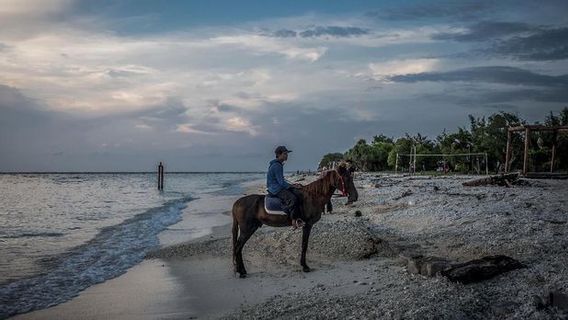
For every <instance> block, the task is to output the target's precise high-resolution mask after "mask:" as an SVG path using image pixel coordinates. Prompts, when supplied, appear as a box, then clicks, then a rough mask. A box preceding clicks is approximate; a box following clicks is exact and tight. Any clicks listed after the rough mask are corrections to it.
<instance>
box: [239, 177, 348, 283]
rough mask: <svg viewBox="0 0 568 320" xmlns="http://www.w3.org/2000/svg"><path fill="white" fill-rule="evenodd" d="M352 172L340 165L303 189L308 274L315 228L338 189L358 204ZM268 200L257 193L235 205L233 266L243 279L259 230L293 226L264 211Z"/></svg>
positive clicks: (304, 258)
mask: <svg viewBox="0 0 568 320" xmlns="http://www.w3.org/2000/svg"><path fill="white" fill-rule="evenodd" d="M351 173H352V172H351V170H349V169H347V168H346V167H345V166H340V167H339V168H338V169H337V170H330V171H326V172H325V173H324V175H323V176H322V177H321V178H319V179H318V180H316V181H314V182H312V183H310V184H308V185H306V186H303V187H301V188H300V191H301V193H302V199H301V202H300V203H301V205H302V210H301V212H302V213H303V217H302V219H303V220H304V222H305V223H306V224H305V226H304V227H303V233H302V256H301V259H300V264H301V265H302V269H303V271H304V272H309V271H310V267H308V265H307V264H306V251H307V250H308V239H309V237H310V232H311V230H312V226H313V225H314V224H315V223H316V222H318V221H319V219H320V218H321V213H322V212H323V211H324V206H325V205H326V204H327V203H328V202H329V201H330V199H331V197H332V195H333V193H334V192H335V190H336V189H339V190H340V191H341V192H342V193H343V194H344V195H348V201H349V202H353V201H357V197H358V195H357V189H355V185H354V184H353V177H352V175H351ZM264 197H265V195H259V194H253V195H249V196H245V197H242V198H240V199H239V200H237V201H236V202H235V203H234V204H233V265H234V267H235V272H238V273H239V275H240V277H241V278H244V277H246V274H247V271H246V269H245V265H244V263H243V255H242V252H243V247H244V245H245V243H246V242H247V240H248V239H249V238H250V237H251V236H252V234H253V233H254V232H255V231H256V229H258V228H259V227H261V226H262V225H263V224H265V225H268V226H271V227H287V226H291V225H292V220H291V219H290V218H289V217H288V216H286V215H274V214H268V213H267V212H266V210H265V209H264ZM239 231H240V232H239Z"/></svg>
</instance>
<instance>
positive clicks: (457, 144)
mask: <svg viewBox="0 0 568 320" xmlns="http://www.w3.org/2000/svg"><path fill="white" fill-rule="evenodd" d="M525 124H528V123H527V121H525V120H523V119H521V118H520V117H519V116H518V115H516V114H513V113H508V112H498V113H493V114H491V115H490V116H488V117H479V118H475V117H474V116H472V115H469V128H467V127H459V128H457V131H455V132H447V131H446V130H445V129H444V131H443V132H442V133H440V134H439V135H438V136H437V137H436V138H435V139H429V138H428V137H426V136H424V135H421V134H420V133H418V134H416V135H409V134H408V133H406V134H405V135H404V136H402V137H400V138H397V139H394V138H392V137H388V136H385V135H383V134H379V135H376V136H374V137H373V140H372V141H370V142H367V141H366V140H365V139H360V140H359V141H357V143H355V145H354V146H353V147H352V148H350V149H349V150H348V151H346V152H345V153H339V152H337V153H328V154H326V155H324V156H323V158H322V160H321V161H320V163H319V169H322V168H324V167H327V168H329V167H330V166H331V165H332V163H333V162H334V161H341V160H351V161H352V162H353V163H354V164H355V165H356V166H357V168H358V169H359V170H361V171H391V170H394V169H395V165H397V166H398V169H399V170H401V171H408V170H409V169H410V167H411V166H413V165H414V164H413V163H412V162H410V161H409V160H410V159H409V157H408V156H407V155H409V154H411V153H412V148H413V147H415V148H416V153H417V154H449V155H451V154H465V153H484V154H487V168H488V169H489V170H490V171H492V172H500V171H502V170H503V168H504V163H505V149H506V147H507V128H508V127H514V126H521V125H525ZM535 124H542V125H545V126H561V125H563V126H566V125H568V107H566V108H564V109H563V110H561V111H560V113H559V114H554V113H553V112H550V113H549V114H548V115H547V116H546V117H545V119H544V122H543V123H539V122H537V123H535ZM524 139H525V138H524V134H523V133H519V132H517V133H513V135H512V156H511V170H517V169H520V168H521V167H522V160H523V159H522V158H523V146H524ZM529 139H530V146H531V147H530V150H529V159H530V166H531V168H530V171H549V170H550V160H551V153H552V146H553V143H554V142H555V141H556V157H555V162H554V169H555V171H567V170H568V133H560V134H558V135H557V136H556V137H555V136H554V134H553V132H550V131H543V132H533V133H531V135H530V137H529ZM397 154H398V160H397ZM485 165H486V164H485V157H484V156H459V157H453V156H448V157H418V158H417V159H416V171H433V170H437V169H439V168H441V166H443V167H444V168H446V169H447V170H449V171H453V172H461V173H473V172H475V171H476V170H477V171H479V167H480V166H483V168H484V169H485Z"/></svg>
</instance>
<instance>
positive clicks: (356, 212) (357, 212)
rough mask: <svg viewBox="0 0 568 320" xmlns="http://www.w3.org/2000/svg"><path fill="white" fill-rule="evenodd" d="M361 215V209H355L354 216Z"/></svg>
mask: <svg viewBox="0 0 568 320" xmlns="http://www.w3.org/2000/svg"><path fill="white" fill-rule="evenodd" d="M362 215H363V213H361V210H357V211H355V216H356V217H360V216H362Z"/></svg>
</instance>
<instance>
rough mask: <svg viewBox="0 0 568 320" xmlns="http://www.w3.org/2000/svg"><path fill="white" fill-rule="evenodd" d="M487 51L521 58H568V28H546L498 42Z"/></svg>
mask: <svg viewBox="0 0 568 320" xmlns="http://www.w3.org/2000/svg"><path fill="white" fill-rule="evenodd" d="M487 52H489V53H494V54H497V55H502V56H511V57H514V58H517V59H520V60H561V59H567V58H568V28H566V27H564V28H557V29H546V30H541V31H539V32H537V33H534V34H531V35H528V36H518V37H514V38H512V39H508V40H504V41H501V42H499V43H497V44H496V45H495V46H493V47H492V48H490V49H488V50H487Z"/></svg>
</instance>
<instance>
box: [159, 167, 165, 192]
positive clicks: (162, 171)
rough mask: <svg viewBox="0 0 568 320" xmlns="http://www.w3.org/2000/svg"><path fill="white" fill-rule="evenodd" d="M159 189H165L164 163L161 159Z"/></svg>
mask: <svg viewBox="0 0 568 320" xmlns="http://www.w3.org/2000/svg"><path fill="white" fill-rule="evenodd" d="M158 190H164V165H163V164H162V162H161V161H160V164H159V165H158Z"/></svg>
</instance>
